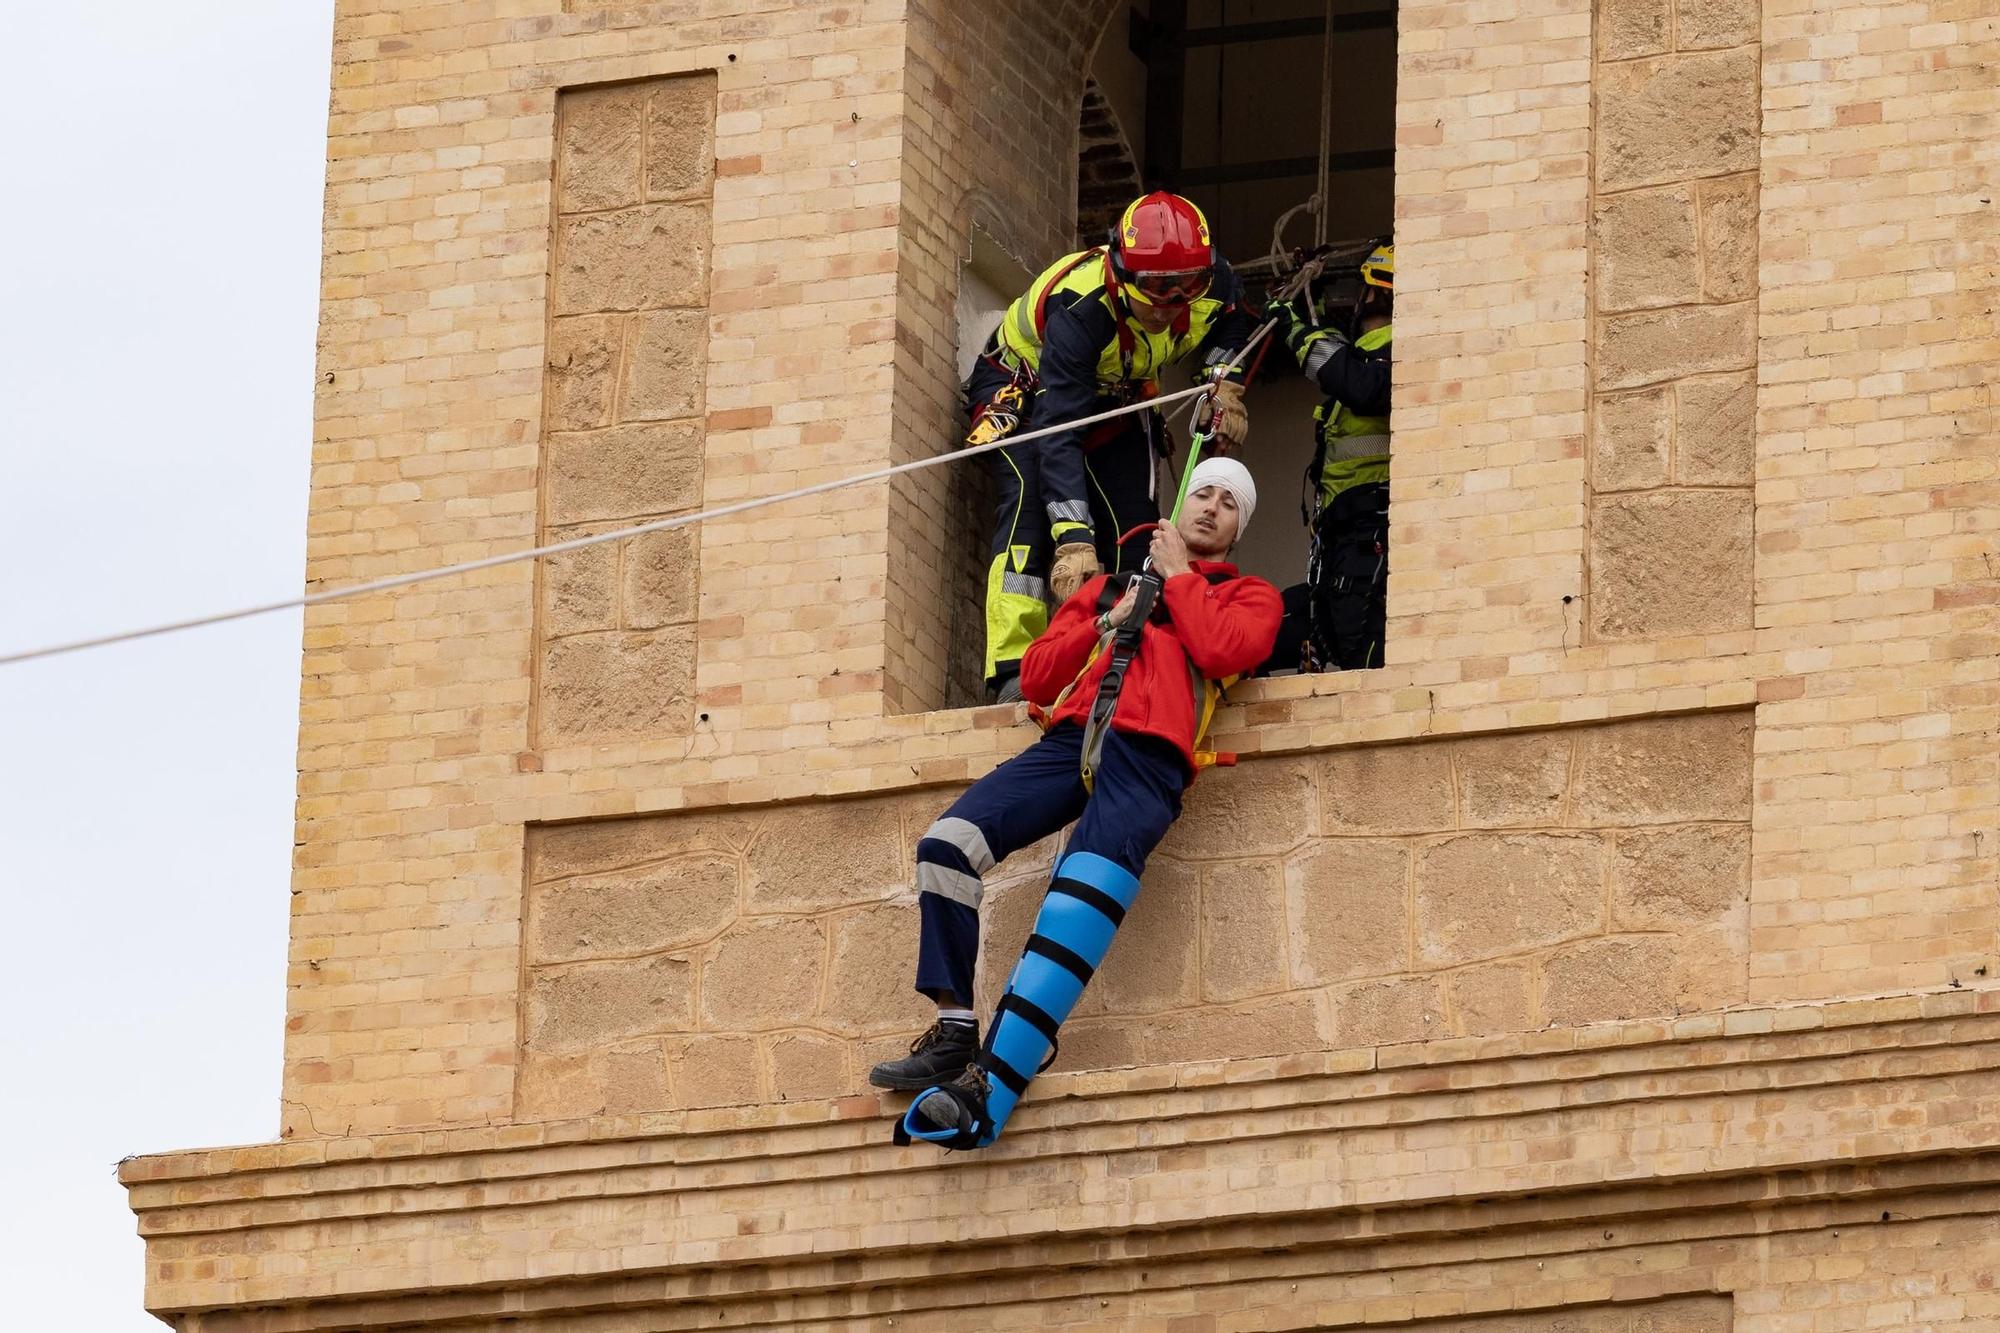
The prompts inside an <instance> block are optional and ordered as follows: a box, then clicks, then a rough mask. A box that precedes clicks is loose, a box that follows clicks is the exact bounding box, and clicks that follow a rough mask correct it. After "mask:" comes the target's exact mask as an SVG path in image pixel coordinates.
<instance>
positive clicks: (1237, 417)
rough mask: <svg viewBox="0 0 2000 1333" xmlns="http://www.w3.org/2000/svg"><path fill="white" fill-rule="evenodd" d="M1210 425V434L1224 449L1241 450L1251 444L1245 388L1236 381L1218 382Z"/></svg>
mask: <svg viewBox="0 0 2000 1333" xmlns="http://www.w3.org/2000/svg"><path fill="white" fill-rule="evenodd" d="M1209 425H1210V434H1212V435H1214V436H1215V438H1216V439H1217V440H1219V441H1220V442H1221V443H1222V445H1223V447H1224V449H1240V448H1242V447H1243V446H1244V445H1246V444H1248V443H1249V442H1250V412H1249V409H1248V408H1246V407H1244V406H1243V386H1242V385H1240V384H1238V383H1237V382H1236V381H1235V380H1219V381H1217V383H1216V386H1215V404H1214V411H1213V414H1212V415H1211V416H1210V418H1209ZM1217 452H1222V450H1218V451H1217Z"/></svg>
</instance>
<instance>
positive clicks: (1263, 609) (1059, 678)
mask: <svg viewBox="0 0 2000 1333" xmlns="http://www.w3.org/2000/svg"><path fill="white" fill-rule="evenodd" d="M1192 563H1193V566H1194V568H1193V569H1192V571H1190V572H1189V573H1186V574H1176V575H1174V577H1172V578H1170V579H1168V580H1167V582H1166V585H1165V586H1164V588H1162V590H1161V592H1160V604H1161V605H1162V606H1163V607H1164V608H1165V609H1166V613H1167V623H1166V624H1164V625H1162V624H1158V623H1156V622H1149V623H1148V624H1147V625H1146V628H1145V630H1144V631H1143V632H1142V633H1141V635H1140V638H1139V651H1138V654H1137V655H1136V656H1135V657H1134V658H1133V660H1132V666H1131V668H1130V669H1129V670H1128V671H1127V672H1126V674H1125V688H1124V689H1123V690H1121V691H1120V692H1119V695H1118V711H1116V712H1115V713H1113V714H1112V715H1111V725H1112V726H1114V727H1116V728H1117V729H1118V730H1119V731H1123V732H1128V733H1131V734H1133V735H1139V736H1157V737H1159V738H1160V739H1161V740H1163V741H1166V742H1167V743H1168V744H1170V745H1172V746H1174V747H1176V748H1177V749H1179V750H1180V752H1181V756H1182V758H1184V759H1185V760H1186V761H1187V766H1188V770H1189V771H1190V772H1193V771H1194V767H1195V762H1194V742H1195V734H1194V729H1195V698H1194V691H1193V689H1192V688H1191V686H1190V684H1189V680H1188V665H1189V664H1190V663H1192V664H1193V665H1194V668H1195V669H1196V670H1197V671H1199V672H1201V674H1202V675H1203V676H1205V677H1207V678H1208V679H1210V680H1222V679H1225V678H1226V677H1229V676H1240V675H1242V674H1243V673H1245V672H1247V671H1253V670H1255V669H1256V668H1257V667H1258V666H1259V665H1261V664H1262V663H1263V661H1264V659H1265V658H1267V657H1269V656H1270V655H1271V647H1272V645H1273V644H1275V643H1276V642H1277V638H1278V621H1279V620H1280V619H1281V618H1282V617H1283V615H1284V604H1283V602H1282V600H1281V599H1280V598H1279V596H1278V590H1277V589H1276V588H1274V587H1272V586H1271V585H1270V584H1268V583H1266V582H1265V581H1264V580H1262V579H1260V578H1253V577H1249V576H1246V575H1240V574H1238V573H1237V572H1236V566H1234V565H1231V564H1224V563H1223V562H1221V561H1216V560H1196V561H1193V562H1192ZM1209 574H1224V575H1227V576H1228V577H1227V579H1226V581H1224V582H1220V583H1210V582H1209V581H1208V578H1207V577H1206V576H1207V575H1209ZM1104 582H1105V576H1104V575H1102V574H1100V575H1098V576H1097V577H1096V578H1094V579H1091V580H1090V581H1088V582H1087V583H1085V584H1084V585H1083V586H1082V587H1081V588H1078V589H1077V590H1076V593H1075V595H1074V596H1072V597H1071V598H1070V599H1069V600H1068V601H1066V602H1064V603H1063V604H1062V606H1061V608H1060V609H1058V610H1057V611H1056V618H1055V619H1054V620H1053V621H1051V622H1050V624H1049V627H1048V629H1047V630H1045V631H1043V633H1042V636H1041V637H1040V638H1038V639H1036V640H1035V641H1034V642H1033V643H1032V644H1030V645H1028V651H1027V654H1026V655H1025V656H1023V657H1022V658H1021V694H1022V696H1023V697H1025V698H1026V699H1027V700H1028V702H1029V703H1032V704H1038V705H1040V706H1041V707H1043V708H1048V707H1050V706H1051V705H1053V704H1054V703H1055V701H1056V696H1057V695H1059V694H1061V693H1062V691H1063V688H1064V687H1065V686H1067V685H1068V684H1069V683H1070V682H1071V681H1073V680H1074V681H1076V688H1075V689H1073V690H1071V691H1070V693H1069V698H1067V699H1065V700H1063V705H1062V707H1061V708H1060V709H1058V710H1057V711H1056V712H1055V714H1054V715H1053V716H1052V717H1051V718H1050V725H1054V724H1055V723H1057V722H1064V721H1074V722H1077V723H1079V724H1080V723H1083V722H1087V721H1088V720H1089V719H1090V705H1091V703H1092V701H1093V700H1095V699H1096V698H1097V682H1098V681H1099V680H1101V679H1102V678H1103V676H1104V672H1105V670H1106V669H1107V668H1108V667H1109V666H1110V665H1111V653H1110V650H1109V649H1108V648H1107V649H1106V650H1105V651H1104V652H1101V653H1099V654H1098V655H1097V658H1096V660H1095V661H1090V653H1091V650H1092V649H1093V648H1095V647H1097V626H1096V623H1095V622H1096V620H1097V603H1098V598H1099V597H1100V596H1101V595H1102V593H1103V591H1104ZM1086 661H1090V665H1089V669H1088V670H1085V667H1084V663H1085V662H1086ZM1078 672H1083V678H1082V679H1081V680H1078V679H1077V673H1078Z"/></svg>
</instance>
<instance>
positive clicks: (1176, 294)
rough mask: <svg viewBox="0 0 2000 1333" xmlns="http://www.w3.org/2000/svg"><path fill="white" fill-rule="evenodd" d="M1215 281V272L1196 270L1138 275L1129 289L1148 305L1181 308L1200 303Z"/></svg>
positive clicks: (1128, 285) (1134, 275)
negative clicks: (1179, 306)
mask: <svg viewBox="0 0 2000 1333" xmlns="http://www.w3.org/2000/svg"><path fill="white" fill-rule="evenodd" d="M1214 281H1215V270H1214V269H1207V268H1196V269H1188V270H1186V271H1184V272H1180V273H1135V274H1133V275H1132V277H1131V279H1130V281H1128V282H1127V284H1126V286H1127V288H1128V290H1129V291H1130V292H1131V294H1132V296H1133V297H1134V298H1135V299H1137V300H1139V301H1142V302H1144V303H1145V304H1146V305H1176V306H1178V305H1191V304H1193V303H1194V302H1196V301H1199V300H1200V299H1201V298H1202V297H1203V296H1206V295H1207V294H1208V289H1209V285H1210V284H1211V283H1213V282H1214Z"/></svg>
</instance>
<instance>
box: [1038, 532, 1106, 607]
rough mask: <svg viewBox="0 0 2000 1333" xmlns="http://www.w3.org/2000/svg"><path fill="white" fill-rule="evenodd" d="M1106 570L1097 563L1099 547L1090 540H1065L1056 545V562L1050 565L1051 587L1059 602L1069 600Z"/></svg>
mask: <svg viewBox="0 0 2000 1333" xmlns="http://www.w3.org/2000/svg"><path fill="white" fill-rule="evenodd" d="M1103 572H1104V566H1103V565H1100V564H1098V563H1097V548H1096V547H1095V546H1092V545H1091V544H1090V543H1089V542H1065V543H1064V544H1063V545H1061V546H1058V547H1056V558H1055V563H1054V564H1053V565H1051V566H1050V567H1049V587H1050V588H1052V589H1054V590H1055V594H1056V601H1057V602H1058V603H1061V602H1067V601H1068V600H1069V599H1070V598H1072V597H1074V596H1075V595H1076V590H1077V589H1078V588H1081V587H1082V586H1083V585H1084V584H1086V583H1088V582H1089V581H1090V580H1091V579H1093V578H1095V577H1096V576H1097V575H1099V574H1102V573H1103Z"/></svg>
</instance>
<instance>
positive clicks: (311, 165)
mask: <svg viewBox="0 0 2000 1333" xmlns="http://www.w3.org/2000/svg"><path fill="white" fill-rule="evenodd" d="M332 8H333V7H332V3H331V0H284V2H283V3H277V4H274V3H271V0H172V3H167V4H161V3H159V0H92V3H89V4H55V5H36V6H24V7H21V8H20V9H18V10H13V11H10V13H9V17H8V22H9V29H8V31H9V40H8V49H9V50H10V51H11V52H12V53H13V54H12V58H11V59H10V60H9V62H8V76H7V78H6V79H5V80H0V118H3V119H4V121H5V123H7V124H10V125H12V126H13V127H14V129H13V131H12V132H11V133H10V134H9V136H8V138H9V141H10V143H11V144H12V145H13V147H12V149H11V150H10V153H9V162H8V169H7V173H6V174H7V183H6V185H5V186H4V187H0V201H4V204H0V651H6V650H9V649H16V648H23V647H29V646H34V645H37V644H41V643H44V642H49V641H53V640H58V639H63V638H70V637H79V636H82V635H85V634H88V633H92V632H96V631H102V630H108V629H116V628H124V627H126V626H128V625H132V624H139V623H150V622H153V621H157V620H165V619H172V618H174V617H177V616H182V615H187V614H192V613H196V612H200V611H205V610H211V609H216V608H220V607H224V606H230V605H235V604H238V603H241V602H248V601H256V600H261V599H266V598H274V597H281V596H287V595H290V594H293V593H296V592H297V591H298V590H299V588H300V583H301V579H302V577H303V564H304V550H305V504H306V478H307V464H308V451H309V447H310V441H311V430H312V374H313V342H314V331H315V329H314V325H315V310H316V305H317V293H318V267H319V222H320V196H321V187H322V181H323V178H324V165H323V164H324V135H325V130H326V102H327V81H328V57H329V51H330V46H331V41H332V37H331V31H332ZM298 670H299V617H298V615H297V614H296V613H291V614H286V615H277V616H269V617H265V618H263V619H260V620H256V621H250V622H244V623H239V624H236V625H230V626H224V627H221V628H217V629H210V630H197V631H194V632H192V633H184V634H178V635H173V636H169V637H166V638H161V639H156V640H151V641H147V642H144V643H140V644H135V645H127V646H122V647H116V648H107V649H100V650H97V651H94V652H90V653H86V654H80V655H76V656H70V657H64V658H57V659H54V660H51V661H47V662H39V663H31V664H28V665H24V666H13V667H0V939H4V940H5V942H6V946H7V947H6V953H7V957H6V960H5V962H4V964H0V1145H4V1154H5V1155H4V1159H3V1160H4V1165H0V1288H4V1290H6V1292H7V1307H8V1309H7V1323H8V1325H9V1327H13V1328H22V1329H63V1330H85V1331H88V1333H94V1331H95V1330H128V1329H130V1330H138V1329H159V1328H161V1327H163V1326H162V1325H161V1324H160V1323H158V1322H157V1321H156V1320H154V1319H152V1318H151V1317H150V1316H148V1315H146V1314H145V1313H144V1312H143V1310H142V1309H141V1306H140V1291H141V1279H142V1276H143V1275H142V1269H141V1247H140V1244H139V1241H138V1240H137V1238H136V1233H135V1230H134V1221H133V1218H132V1216H131V1214H130V1213H129V1212H128V1211H127V1210H126V1206H125V1194H124V1191H123V1190H122V1189H121V1188H120V1187H119V1186H118V1184H117V1182H116V1180H115V1178H114V1176H113V1167H114V1165H115V1164H116V1162H117V1161H118V1159H119V1158H120V1157H122V1156H125V1155H127V1154H130V1153H144V1152H156V1151H160V1150H164V1149H172V1148H190V1147H205V1146H212V1145H216V1144H226V1143H245V1142H258V1141H265V1140H269V1139H272V1138H274V1137H275V1136H276V1134H277V1129H278V1063H279V1055H280V1042H281V1038H282V1026H283V1009H284V965H285V928H286V912H287V898H288V884H287V881H288V878H289V870H290V853H291V830H292V796H293V781H294V766H293V744H294V739H295V736H294V732H295V729H296V726H297V717H298Z"/></svg>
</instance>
